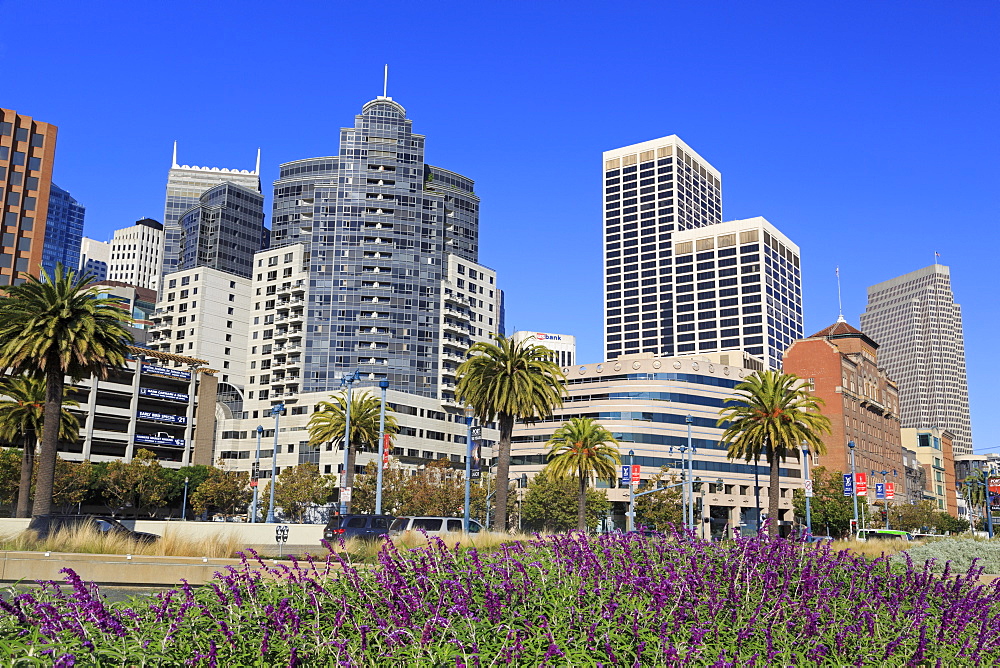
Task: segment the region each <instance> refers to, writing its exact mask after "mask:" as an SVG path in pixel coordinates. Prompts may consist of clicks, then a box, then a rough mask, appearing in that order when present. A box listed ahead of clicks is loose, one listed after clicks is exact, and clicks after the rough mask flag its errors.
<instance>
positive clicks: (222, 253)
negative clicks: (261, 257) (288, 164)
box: [177, 182, 268, 278]
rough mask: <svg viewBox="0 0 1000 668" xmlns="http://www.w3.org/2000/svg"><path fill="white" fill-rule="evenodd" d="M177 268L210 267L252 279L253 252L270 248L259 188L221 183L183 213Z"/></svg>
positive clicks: (180, 222)
mask: <svg viewBox="0 0 1000 668" xmlns="http://www.w3.org/2000/svg"><path fill="white" fill-rule="evenodd" d="M178 226H179V227H180V230H181V237H180V244H179V248H180V250H179V254H178V256H179V259H178V264H177V269H178V270H183V269H194V268H195V267H211V268H212V269H218V270H219V271H224V272H226V273H229V274H235V275H236V276H242V277H243V278H250V274H251V272H252V271H253V255H254V253H256V252H257V251H259V250H261V249H262V248H267V245H268V239H267V229H266V228H265V227H264V197H263V196H262V195H261V194H260V192H259V190H252V189H250V188H244V187H243V186H238V185H236V184H235V183H229V182H226V183H220V184H219V185H217V186H212V187H211V188H209V189H208V190H206V191H205V192H204V193H203V194H202V196H201V197H199V198H198V204H196V205H195V206H194V207H192V208H190V209H188V210H187V211H185V212H184V213H182V214H181V217H180V218H179V220H178Z"/></svg>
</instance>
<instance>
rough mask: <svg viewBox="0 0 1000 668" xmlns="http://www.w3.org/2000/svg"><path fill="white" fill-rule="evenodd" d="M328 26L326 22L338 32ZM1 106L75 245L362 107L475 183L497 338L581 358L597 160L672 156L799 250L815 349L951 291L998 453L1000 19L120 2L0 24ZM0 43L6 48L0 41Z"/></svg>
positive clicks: (294, 147) (856, 8)
mask: <svg viewBox="0 0 1000 668" xmlns="http://www.w3.org/2000/svg"><path fill="white" fill-rule="evenodd" d="M342 8H343V11H341V9H342ZM0 26H4V27H5V29H4V30H2V31H0V75H2V76H0V105H2V106H4V107H7V108H14V109H17V110H18V111H20V112H22V113H29V114H31V115H33V116H35V117H37V118H39V119H40V120H44V121H48V122H52V123H55V124H56V125H58V126H59V128H60V130H59V143H58V151H57V158H56V167H55V179H56V182H57V183H58V184H59V185H60V186H62V187H63V188H66V189H68V190H69V191H70V192H71V193H72V194H73V195H74V196H75V197H77V199H79V200H80V201H81V202H82V203H83V204H85V205H86V206H87V232H86V233H87V235H88V236H91V237H96V238H100V239H105V238H108V237H109V236H110V233H111V231H112V230H113V229H115V228H116V227H122V226H125V225H127V224H130V223H131V222H132V221H134V220H136V219H138V218H140V217H143V216H150V217H153V218H156V219H159V218H160V217H161V216H162V212H163V196H164V183H165V179H166V172H167V169H168V168H169V166H170V164H169V163H170V150H171V145H172V142H173V141H174V140H177V141H178V142H179V145H180V156H179V157H180V162H182V163H187V164H197V165H209V166H218V167H231V168H245V169H250V168H252V167H253V161H254V155H255V152H256V149H257V147H258V146H259V147H261V149H262V153H263V158H262V160H263V182H264V190H265V192H266V193H268V194H269V191H270V182H271V181H272V180H273V179H274V178H276V177H277V173H278V164H279V163H281V162H285V161H288V160H294V159H298V158H306V157H313V156H320V155H331V154H334V153H336V150H337V133H338V129H339V128H340V127H341V126H344V125H351V124H352V123H353V116H354V114H356V113H358V111H359V110H360V108H361V105H362V104H363V103H364V102H366V101H367V100H369V99H371V98H373V97H375V96H376V95H378V94H380V93H381V87H382V66H383V64H384V63H389V66H390V74H389V94H390V95H391V96H392V97H393V98H395V99H396V100H397V101H398V102H400V103H401V104H403V105H404V106H405V107H406V108H407V111H408V114H409V116H410V117H411V118H412V119H413V120H414V128H415V130H416V131H417V132H420V133H423V134H425V135H427V137H428V141H427V159H428V161H429V162H430V163H432V164H435V165H440V166H442V167H445V168H447V169H453V170H455V171H458V172H461V173H463V174H466V175H468V176H470V177H472V178H474V179H475V180H476V183H477V193H478V194H479V195H480V197H481V198H482V209H481V221H480V222H481V230H480V248H481V258H480V259H481V261H482V262H483V263H485V264H487V265H489V266H491V267H493V268H495V269H497V271H498V272H499V274H500V281H501V285H502V287H504V288H505V289H506V291H507V304H508V309H507V316H508V317H507V326H508V330H512V329H513V328H519V329H534V330H541V331H551V332H560V333H569V334H576V335H577V337H578V341H579V355H580V359H581V360H582V361H597V360H598V359H599V357H600V356H601V336H602V330H601V303H600V300H601V255H600V249H601V247H600V224H601V223H600V221H601V219H600V213H601V212H600V203H601V192H600V168H601V162H600V161H601V152H602V151H604V150H608V149H611V148H615V147H618V146H622V145H626V144H631V143H635V142H639V141H644V140H647V139H652V138H656V137H660V136H664V135H669V134H677V135H679V136H680V137H681V138H683V139H684V141H686V142H687V143H688V144H690V145H691V146H692V147H693V148H694V149H695V150H697V151H698V152H699V153H700V154H701V155H702V156H703V157H705V158H706V159H707V160H709V161H710V162H711V163H712V164H713V165H714V166H715V167H716V168H718V169H719V170H720V171H721V172H722V175H723V217H724V219H726V220H731V219H737V218H747V217H751V216H757V215H762V216H764V217H766V218H767V219H768V220H770V221H771V222H772V223H773V224H775V225H776V226H777V227H778V228H779V229H781V230H782V231H784V232H785V233H786V234H787V235H788V236H789V237H791V238H792V239H793V240H794V241H796V242H797V243H798V244H799V246H800V247H801V248H802V258H803V271H804V293H805V294H804V304H805V318H806V330H807V334H811V333H813V332H814V331H816V330H819V329H820V328H822V327H824V326H826V325H828V324H830V323H831V322H833V321H834V320H835V319H836V317H837V296H836V282H835V277H834V267H835V266H837V265H839V266H840V269H841V277H842V280H843V290H844V311H845V314H846V316H847V318H848V320H849V321H850V322H852V323H853V324H855V325H857V323H858V315H859V314H860V313H861V312H862V311H863V310H864V305H865V298H866V292H865V288H866V287H867V286H868V285H871V284H873V283H877V282H880V281H883V280H886V279H888V278H892V277H894V276H897V275H899V274H902V273H906V272H909V271H913V270H915V269H919V268H921V267H924V266H927V265H928V264H930V263H931V261H932V260H933V257H934V256H933V253H934V251H938V252H940V253H941V262H942V263H944V264H947V265H949V266H950V267H951V269H952V280H953V285H954V289H955V293H956V297H957V300H958V301H959V303H960V304H961V305H962V307H963V309H964V316H965V335H966V351H967V359H968V367H969V385H970V394H971V402H972V422H973V430H974V442H975V447H976V449H977V451H981V452H982V451H989V450H992V451H1000V412H997V411H992V410H990V409H989V408H988V405H989V401H990V399H989V397H990V396H992V394H993V392H994V391H995V382H996V379H997V378H998V377H1000V355H998V354H997V338H996V332H997V331H998V325H1000V322H998V320H1000V318H998V310H1000V308H998V305H1000V299H998V298H997V296H996V287H995V286H996V281H997V274H996V271H995V263H996V262H997V260H996V258H997V246H998V242H1000V233H998V232H997V226H998V222H1000V221H998V209H1000V207H998V204H1000V188H998V187H997V184H998V181H1000V178H998V177H1000V166H998V161H997V156H1000V139H998V137H1000V134H998V132H997V125H998V120H1000V86H998V85H997V72H998V65H1000V47H998V44H1000V40H997V39H996V35H997V34H998V33H1000V4H998V3H996V2H961V3H948V2H905V3H904V2H877V3H872V2H865V3H852V2H841V3H824V4H823V5H820V4H819V3H802V2H757V3H749V2H746V3H736V2H713V3H673V2H651V3H627V2H620V3H609V2H600V3H597V2H577V3H567V2H562V3H541V2H539V3H510V2H507V3H498V2H480V3H458V2H455V3H449V2H424V3H415V2H392V1H388V0H386V1H382V2H378V3H361V4H358V3H334V2H309V1H305V2H299V3H261V2H240V3H235V2H213V3H204V2H202V3H193V2H187V1H183V0H181V1H177V2H171V3H159V4H157V5H153V4H152V3H134V2H133V3H124V2H115V1H110V2H101V3H96V2H86V1H84V2H56V1H51V0H30V1H29V0H0ZM8 26H11V27H12V29H7V27H8Z"/></svg>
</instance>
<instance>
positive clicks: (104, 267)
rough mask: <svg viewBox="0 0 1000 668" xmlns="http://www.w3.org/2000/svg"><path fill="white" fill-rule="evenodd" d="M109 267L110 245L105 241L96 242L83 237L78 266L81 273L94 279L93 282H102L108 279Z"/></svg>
mask: <svg viewBox="0 0 1000 668" xmlns="http://www.w3.org/2000/svg"><path fill="white" fill-rule="evenodd" d="M110 265H111V244H110V243H109V242H107V241H97V240H96V239H89V238H87V237H84V238H83V239H82V240H81V242H80V265H79V269H80V271H82V272H85V273H88V274H90V275H92V276H93V277H94V280H95V281H103V280H105V279H107V277H108V267H109V266H110Z"/></svg>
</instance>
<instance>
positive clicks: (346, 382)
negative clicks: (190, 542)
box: [340, 371, 361, 515]
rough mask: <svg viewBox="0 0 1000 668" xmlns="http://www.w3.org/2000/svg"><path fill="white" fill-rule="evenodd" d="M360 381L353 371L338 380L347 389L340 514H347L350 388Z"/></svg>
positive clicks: (356, 373)
mask: <svg viewBox="0 0 1000 668" xmlns="http://www.w3.org/2000/svg"><path fill="white" fill-rule="evenodd" d="M356 380H361V375H360V374H359V373H358V372H357V371H355V372H354V373H352V374H344V376H343V377H342V378H341V379H340V386H341V387H347V401H346V402H345V406H344V471H343V475H344V479H343V484H342V485H341V487H340V514H341V515H346V514H347V510H348V508H347V500H346V499H345V498H344V497H345V496H346V495H347V491H346V490H347V489H348V487H347V482H348V475H347V466H348V464H350V461H351V386H352V385H353V384H354V381H356Z"/></svg>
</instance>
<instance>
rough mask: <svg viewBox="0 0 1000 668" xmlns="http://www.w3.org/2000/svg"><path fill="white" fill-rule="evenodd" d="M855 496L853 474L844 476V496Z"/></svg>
mask: <svg viewBox="0 0 1000 668" xmlns="http://www.w3.org/2000/svg"><path fill="white" fill-rule="evenodd" d="M852 494H854V482H853V481H852V480H851V474H850V473H845V474H844V496H851V495H852Z"/></svg>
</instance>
